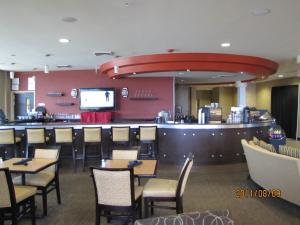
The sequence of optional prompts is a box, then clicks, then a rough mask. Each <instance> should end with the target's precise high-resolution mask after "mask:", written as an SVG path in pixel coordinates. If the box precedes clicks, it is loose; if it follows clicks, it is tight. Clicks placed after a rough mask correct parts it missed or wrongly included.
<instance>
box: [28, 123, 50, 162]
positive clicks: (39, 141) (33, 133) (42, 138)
mask: <svg viewBox="0 0 300 225" xmlns="http://www.w3.org/2000/svg"><path fill="white" fill-rule="evenodd" d="M47 142H49V137H47V136H46V130H45V128H26V153H25V155H26V158H28V157H29V156H30V157H33V155H34V154H33V153H32V154H30V155H29V148H30V147H33V148H39V147H44V146H45V145H46V144H47Z"/></svg>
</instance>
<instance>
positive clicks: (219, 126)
mask: <svg viewBox="0 0 300 225" xmlns="http://www.w3.org/2000/svg"><path fill="white" fill-rule="evenodd" d="M270 125H272V121H267V122H256V123H250V124H233V123H231V124H227V123H220V124H196V123H184V124H180V123H174V122H170V123H165V124H157V123H153V122H147V121H146V122H139V123H138V122H132V123H131V122H130V123H128V122H127V123H103V124H101V123H96V124H94V123H80V122H48V123H40V122H37V123H7V124H3V125H0V129H8V128H15V129H16V130H24V129H25V128H46V129H47V130H48V129H53V128H56V127H58V128H59V127H73V128H74V129H82V128H83V127H99V126H101V127H102V128H103V129H110V128H111V127H112V126H118V127H125V126H129V127H130V128H138V127H139V126H157V127H158V128H164V129H233V128H254V127H266V126H270Z"/></svg>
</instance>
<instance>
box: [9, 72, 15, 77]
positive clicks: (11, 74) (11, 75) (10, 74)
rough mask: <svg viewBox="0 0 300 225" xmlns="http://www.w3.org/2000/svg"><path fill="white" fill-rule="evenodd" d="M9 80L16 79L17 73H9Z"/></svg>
mask: <svg viewBox="0 0 300 225" xmlns="http://www.w3.org/2000/svg"><path fill="white" fill-rule="evenodd" d="M9 78H10V79H14V78H15V72H13V71H10V72H9Z"/></svg>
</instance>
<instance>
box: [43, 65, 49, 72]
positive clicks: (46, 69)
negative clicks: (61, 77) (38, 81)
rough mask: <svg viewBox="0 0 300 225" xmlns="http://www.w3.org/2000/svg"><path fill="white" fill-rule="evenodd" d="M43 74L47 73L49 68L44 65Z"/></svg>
mask: <svg viewBox="0 0 300 225" xmlns="http://www.w3.org/2000/svg"><path fill="white" fill-rule="evenodd" d="M44 73H49V66H48V65H45V67H44Z"/></svg>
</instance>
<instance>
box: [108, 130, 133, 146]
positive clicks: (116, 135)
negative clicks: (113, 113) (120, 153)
mask: <svg viewBox="0 0 300 225" xmlns="http://www.w3.org/2000/svg"><path fill="white" fill-rule="evenodd" d="M129 137H130V127H111V140H112V149H113V148H114V147H118V146H129V144H130V138H129Z"/></svg>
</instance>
